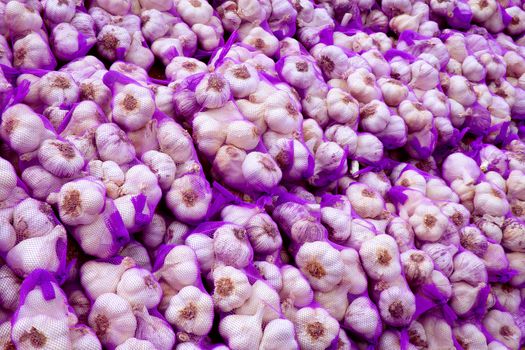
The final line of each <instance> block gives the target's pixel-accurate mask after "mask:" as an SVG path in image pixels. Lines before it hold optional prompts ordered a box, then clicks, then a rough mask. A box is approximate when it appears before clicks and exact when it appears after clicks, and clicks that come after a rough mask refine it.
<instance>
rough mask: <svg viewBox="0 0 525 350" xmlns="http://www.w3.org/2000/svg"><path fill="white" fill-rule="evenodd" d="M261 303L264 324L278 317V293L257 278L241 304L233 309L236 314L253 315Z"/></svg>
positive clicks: (279, 309)
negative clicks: (249, 293) (248, 294)
mask: <svg viewBox="0 0 525 350" xmlns="http://www.w3.org/2000/svg"><path fill="white" fill-rule="evenodd" d="M261 304H262V305H264V307H263V310H262V311H263V314H262V316H263V323H264V324H266V323H268V322H270V321H271V320H274V319H276V318H278V317H279V313H280V312H281V306H280V298H279V294H277V292H276V291H275V290H274V289H273V288H271V287H270V286H269V285H267V284H266V283H265V282H263V281H261V280H257V281H256V282H255V283H254V284H253V285H252V292H251V295H250V296H249V298H248V299H247V300H246V302H245V303H244V304H243V305H241V306H240V307H239V308H237V309H235V313H236V314H238V315H255V314H256V313H257V312H258V311H259V307H260V306H261Z"/></svg>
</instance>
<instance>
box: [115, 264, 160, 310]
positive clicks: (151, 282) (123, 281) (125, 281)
mask: <svg viewBox="0 0 525 350" xmlns="http://www.w3.org/2000/svg"><path fill="white" fill-rule="evenodd" d="M117 295H119V296H121V297H123V298H124V299H126V300H127V301H128V302H129V303H130V305H131V306H132V307H140V306H142V305H143V306H145V307H147V308H148V309H152V308H154V307H156V306H157V305H158V304H159V303H160V299H161V297H162V290H161V288H160V285H159V283H158V282H157V281H156V280H155V278H154V276H153V275H152V274H151V273H150V272H149V271H148V270H145V269H141V268H132V269H129V270H127V271H125V272H124V273H123V274H122V276H121V277H120V281H119V283H118V285H117Z"/></svg>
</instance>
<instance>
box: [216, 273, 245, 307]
mask: <svg viewBox="0 0 525 350" xmlns="http://www.w3.org/2000/svg"><path fill="white" fill-rule="evenodd" d="M212 276H213V286H214V288H213V295H212V297H213V301H214V305H215V306H216V307H218V308H219V310H221V311H223V312H229V311H231V310H233V309H236V308H238V307H240V306H242V305H243V304H244V303H245V301H246V300H247V299H248V298H249V297H250V295H251V294H252V286H251V285H250V283H249V282H248V277H246V274H245V273H244V272H242V271H241V270H238V269H236V268H233V267H231V266H218V267H216V268H215V269H214V270H213V271H212Z"/></svg>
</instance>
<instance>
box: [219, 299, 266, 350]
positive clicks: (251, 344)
mask: <svg viewBox="0 0 525 350" xmlns="http://www.w3.org/2000/svg"><path fill="white" fill-rule="evenodd" d="M262 318H263V306H262V305H260V306H259V307H258V309H257V312H256V313H255V314H254V315H228V316H226V317H225V318H224V319H222V320H221V322H220V323H219V332H220V334H221V336H223V337H224V338H225V339H226V340H227V342H228V346H229V347H230V348H231V349H238V350H250V349H258V348H259V344H260V341H261V338H262V336H263V332H262Z"/></svg>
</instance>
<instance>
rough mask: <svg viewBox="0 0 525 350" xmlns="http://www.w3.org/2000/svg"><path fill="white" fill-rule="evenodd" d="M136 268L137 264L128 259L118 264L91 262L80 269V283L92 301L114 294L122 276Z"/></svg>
mask: <svg viewBox="0 0 525 350" xmlns="http://www.w3.org/2000/svg"><path fill="white" fill-rule="evenodd" d="M134 266H135V262H134V261H133V259H131V258H128V257H125V258H123V259H122V260H121V261H120V263H118V264H112V263H110V262H103V261H95V260H91V261H88V262H86V263H85V264H84V265H82V267H81V269H80V283H81V285H82V287H83V288H84V289H85V291H86V292H87V293H88V295H89V296H90V297H91V298H92V299H97V298H98V297H99V296H100V295H102V294H104V293H114V292H115V291H116V290H117V286H118V283H119V281H120V278H121V277H122V274H123V273H124V272H126V270H128V269H130V268H132V267H134ZM127 303H128V302H127V301H126V304H127Z"/></svg>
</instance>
